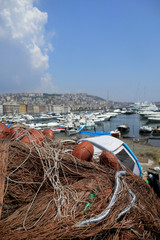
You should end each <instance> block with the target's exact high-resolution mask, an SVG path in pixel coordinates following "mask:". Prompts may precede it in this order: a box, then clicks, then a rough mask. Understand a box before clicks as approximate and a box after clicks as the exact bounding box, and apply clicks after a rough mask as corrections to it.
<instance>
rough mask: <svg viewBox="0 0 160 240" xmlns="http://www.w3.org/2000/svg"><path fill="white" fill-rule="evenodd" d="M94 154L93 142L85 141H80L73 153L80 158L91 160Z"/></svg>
mask: <svg viewBox="0 0 160 240" xmlns="http://www.w3.org/2000/svg"><path fill="white" fill-rule="evenodd" d="M93 154H94V147H93V145H92V143H90V142H88V141H85V142H82V143H80V144H79V145H78V146H77V147H76V148H75V149H74V150H73V152H72V155H73V156H74V157H76V158H78V159H81V160H85V161H91V160H92V157H93Z"/></svg>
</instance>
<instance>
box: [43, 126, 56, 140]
mask: <svg viewBox="0 0 160 240" xmlns="http://www.w3.org/2000/svg"><path fill="white" fill-rule="evenodd" d="M43 134H44V135H45V136H46V137H48V138H51V139H54V137H55V136H54V132H53V131H52V129H50V128H46V129H44V130H43Z"/></svg>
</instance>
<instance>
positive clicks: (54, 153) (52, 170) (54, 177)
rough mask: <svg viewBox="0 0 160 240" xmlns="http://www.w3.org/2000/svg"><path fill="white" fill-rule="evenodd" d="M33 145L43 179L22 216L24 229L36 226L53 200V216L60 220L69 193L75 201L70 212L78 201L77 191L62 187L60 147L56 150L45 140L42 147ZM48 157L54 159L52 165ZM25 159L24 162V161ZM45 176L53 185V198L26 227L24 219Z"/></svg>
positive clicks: (73, 210)
mask: <svg viewBox="0 0 160 240" xmlns="http://www.w3.org/2000/svg"><path fill="white" fill-rule="evenodd" d="M34 147H35V148H36V150H37V152H38V154H39V157H40V160H41V163H42V166H43V170H44V179H43V181H42V182H41V183H40V186H39V188H38V190H37V192H36V194H35V196H34V198H33V199H32V201H31V203H30V206H29V208H28V209H27V211H26V214H25V217H24V220H23V228H24V229H25V230H26V231H27V230H29V229H31V228H33V227H34V226H36V224H37V223H38V222H39V221H40V220H41V219H42V217H43V216H44V214H45V213H46V211H47V209H48V208H49V206H50V204H51V203H52V202H53V201H54V202H55V204H56V207H57V214H56V216H55V218H57V219H58V220H60V219H61V218H62V217H63V215H62V212H61V208H62V205H63V203H64V202H66V201H67V203H68V204H67V206H69V196H70V195H71V196H72V197H73V199H74V200H75V202H76V203H75V204H74V206H73V208H72V209H71V214H72V212H75V209H76V205H77V202H78V196H77V192H76V191H75V190H71V189H70V188H69V187H64V186H63V185H62V184H61V182H60V178H59V164H60V162H61V158H62V156H61V157H60V153H61V154H62V152H63V151H62V150H61V149H59V150H57V148H56V149H54V148H53V147H50V145H49V144H48V143H47V142H45V146H44V147H43V148H42V149H41V148H39V147H37V145H36V144H34ZM46 147H47V148H46ZM45 148H46V149H47V151H46V150H45ZM64 153H65V151H64ZM44 155H45V157H44ZM28 158H29V157H27V159H28ZM27 159H26V160H27ZM50 159H52V160H53V161H54V165H52V164H51V161H50ZM26 160H25V161H24V162H26ZM73 160H74V159H73ZM24 162H23V163H24ZM23 163H22V164H23ZM22 164H21V165H22ZM18 168H19V167H17V168H16V169H18ZM64 177H65V174H64ZM47 178H48V179H49V181H50V183H51V184H52V186H53V190H54V191H53V198H52V199H51V200H50V201H49V202H48V204H47V206H46V208H45V210H44V211H43V213H42V214H41V216H40V217H39V218H38V219H37V221H36V222H35V223H34V224H33V225H32V226H30V227H26V220H27V217H28V214H29V212H30V210H31V208H32V206H33V204H34V202H35V200H36V197H37V195H38V193H39V191H40V189H41V187H42V186H43V184H44V182H45V180H46V179H47ZM54 193H56V194H57V199H56V198H55V195H56V194H54ZM67 215H68V207H67V208H66V216H67ZM55 218H54V219H55Z"/></svg>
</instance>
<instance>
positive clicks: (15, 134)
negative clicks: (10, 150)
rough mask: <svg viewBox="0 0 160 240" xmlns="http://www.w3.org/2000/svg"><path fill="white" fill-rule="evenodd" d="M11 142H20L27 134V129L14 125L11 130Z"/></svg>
mask: <svg viewBox="0 0 160 240" xmlns="http://www.w3.org/2000/svg"><path fill="white" fill-rule="evenodd" d="M9 131H10V135H11V140H19V139H21V138H22V137H23V135H24V134H25V133H26V129H25V128H23V127H20V126H18V125H17V124H13V125H12V126H10V128H9Z"/></svg>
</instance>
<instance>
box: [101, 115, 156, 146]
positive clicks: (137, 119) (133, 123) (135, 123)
mask: <svg viewBox="0 0 160 240" xmlns="http://www.w3.org/2000/svg"><path fill="white" fill-rule="evenodd" d="M121 124H127V125H128V126H129V128H130V130H129V132H127V133H126V134H125V135H124V137H130V138H135V139H148V138H149V136H144V135H140V134H139V129H140V127H141V126H144V125H148V126H151V127H153V126H157V123H155V124H154V123H149V122H148V121H147V119H145V118H142V117H141V116H140V115H139V114H119V115H117V116H116V117H113V118H111V119H110V120H109V121H105V122H103V123H101V124H99V125H97V131H104V132H110V131H112V130H115V129H116V128H117V127H118V126H119V125H121ZM157 139H158V138H157ZM157 139H156V140H149V143H151V144H152V145H155V146H160V140H157Z"/></svg>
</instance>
